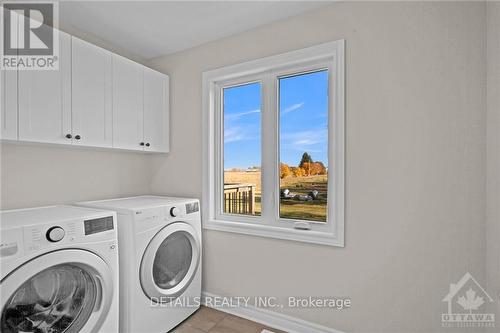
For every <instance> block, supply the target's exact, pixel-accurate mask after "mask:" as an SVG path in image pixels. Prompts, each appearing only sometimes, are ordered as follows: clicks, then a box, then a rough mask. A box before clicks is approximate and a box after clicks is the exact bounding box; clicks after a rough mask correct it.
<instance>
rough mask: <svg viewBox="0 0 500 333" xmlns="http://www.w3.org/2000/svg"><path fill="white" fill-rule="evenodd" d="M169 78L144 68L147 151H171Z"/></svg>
mask: <svg viewBox="0 0 500 333" xmlns="http://www.w3.org/2000/svg"><path fill="white" fill-rule="evenodd" d="M168 89H169V80H168V76H167V75H164V74H162V73H159V72H156V71H154V70H152V69H149V68H144V142H145V148H144V150H145V151H151V152H163V153H166V152H168V150H169V132H168V128H169V118H168V115H169V110H168V105H169V103H168Z"/></svg>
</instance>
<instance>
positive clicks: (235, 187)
mask: <svg viewBox="0 0 500 333" xmlns="http://www.w3.org/2000/svg"><path fill="white" fill-rule="evenodd" d="M224 213H229V214H249V215H253V214H255V185H254V184H242V183H228V184H224Z"/></svg>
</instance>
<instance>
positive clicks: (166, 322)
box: [80, 196, 202, 333]
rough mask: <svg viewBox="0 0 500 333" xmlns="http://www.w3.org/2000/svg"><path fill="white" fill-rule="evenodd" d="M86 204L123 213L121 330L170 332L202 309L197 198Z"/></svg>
mask: <svg viewBox="0 0 500 333" xmlns="http://www.w3.org/2000/svg"><path fill="white" fill-rule="evenodd" d="M80 205H84V206H88V207H95V208H103V209H110V210H115V211H116V212H117V213H118V242H119V244H120V279H121V280H120V286H121V288H122V289H121V291H120V332H134V333H136V332H167V331H169V330H171V329H172V328H173V327H175V326H177V325H178V324H179V323H180V322H182V321H183V320H184V319H186V318H187V317H189V315H191V314H192V313H193V312H195V311H196V310H197V309H198V308H199V303H200V298H201V255H202V253H201V245H202V244H201V220H200V205H199V202H198V200H197V199H184V198H170V197H159V196H139V197H133V198H122V199H113V200H104V201H94V202H84V203H80Z"/></svg>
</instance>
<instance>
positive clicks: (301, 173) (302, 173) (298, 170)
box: [292, 167, 306, 177]
mask: <svg viewBox="0 0 500 333" xmlns="http://www.w3.org/2000/svg"><path fill="white" fill-rule="evenodd" d="M292 173H293V175H294V177H304V176H305V175H306V173H305V171H304V169H302V168H301V167H295V168H292Z"/></svg>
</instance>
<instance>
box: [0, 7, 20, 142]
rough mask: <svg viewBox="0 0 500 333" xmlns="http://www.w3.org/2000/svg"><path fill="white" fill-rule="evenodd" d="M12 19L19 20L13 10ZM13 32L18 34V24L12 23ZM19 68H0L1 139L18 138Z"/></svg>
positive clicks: (15, 34)
mask: <svg viewBox="0 0 500 333" xmlns="http://www.w3.org/2000/svg"><path fill="white" fill-rule="evenodd" d="M10 15H11V20H13V21H14V22H19V20H18V19H12V17H13V16H15V15H17V14H16V13H15V12H11V13H10ZM10 28H11V29H14V31H11V33H12V34H13V35H14V36H16V37H14V38H15V39H17V36H18V29H17V28H18V26H17V25H15V24H14V25H11V27H10ZM17 129H18V123H17V70H1V69H0V139H3V140H17V138H18V130H17Z"/></svg>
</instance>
